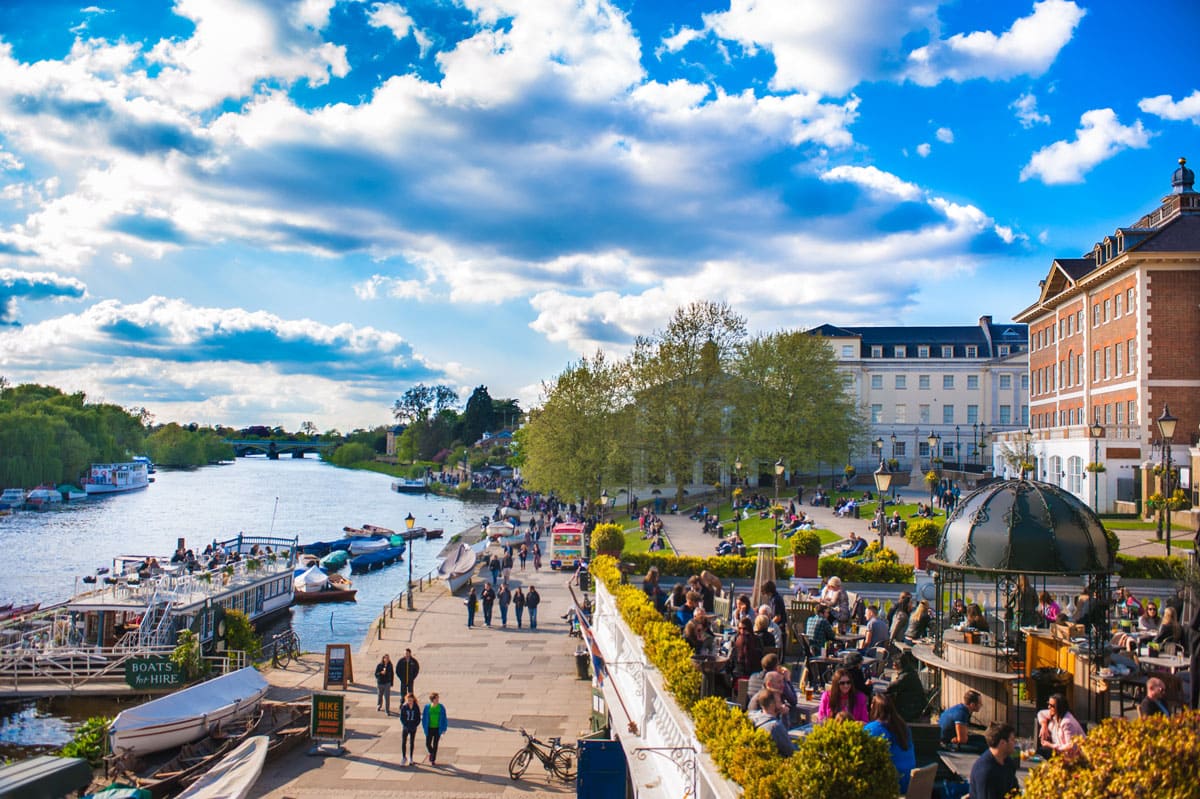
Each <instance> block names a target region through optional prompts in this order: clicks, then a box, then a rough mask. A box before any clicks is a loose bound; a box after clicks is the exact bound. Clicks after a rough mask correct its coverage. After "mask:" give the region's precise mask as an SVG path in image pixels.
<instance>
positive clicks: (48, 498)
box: [25, 485, 63, 510]
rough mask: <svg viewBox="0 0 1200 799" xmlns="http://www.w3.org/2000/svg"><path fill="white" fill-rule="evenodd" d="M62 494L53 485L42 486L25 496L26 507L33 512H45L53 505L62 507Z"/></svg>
mask: <svg viewBox="0 0 1200 799" xmlns="http://www.w3.org/2000/svg"><path fill="white" fill-rule="evenodd" d="M62 501H63V497H62V494H60V493H58V489H57V488H55V487H54V486H52V485H40V486H38V487H37V488H35V489H33V490H32V491H30V492H29V493H28V494H27V495H26V496H25V507H27V508H31V509H33V510H45V509H46V508H48V507H50V506H51V505H61V504H62Z"/></svg>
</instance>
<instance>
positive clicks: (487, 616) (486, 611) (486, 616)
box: [479, 583, 496, 627]
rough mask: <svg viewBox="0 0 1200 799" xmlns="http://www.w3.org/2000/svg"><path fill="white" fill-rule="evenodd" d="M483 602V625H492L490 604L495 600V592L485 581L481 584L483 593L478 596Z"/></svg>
mask: <svg viewBox="0 0 1200 799" xmlns="http://www.w3.org/2000/svg"><path fill="white" fill-rule="evenodd" d="M479 599H480V601H482V602H483V626H484V627H491V626H492V605H493V604H494V603H495V602H496V592H495V591H493V590H492V587H491V586H490V585H488V584H487V583H484V584H483V594H482V595H481V596H480V597H479Z"/></svg>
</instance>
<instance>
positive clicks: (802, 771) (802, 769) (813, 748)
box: [780, 721, 900, 799]
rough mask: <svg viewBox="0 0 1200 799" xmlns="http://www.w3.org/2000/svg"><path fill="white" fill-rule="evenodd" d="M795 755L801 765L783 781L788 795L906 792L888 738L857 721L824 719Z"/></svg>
mask: <svg viewBox="0 0 1200 799" xmlns="http://www.w3.org/2000/svg"><path fill="white" fill-rule="evenodd" d="M792 760H794V761H796V764H797V768H796V769H794V770H793V773H792V774H790V775H787V777H789V778H790V779H787V780H786V781H785V782H784V784H783V785H781V786H780V787H782V788H783V795H784V796H803V797H805V799H845V798H846V797H854V799H895V797H897V796H899V795H900V778H899V776H898V775H897V774H896V767H895V766H893V765H892V759H891V756H890V755H889V754H888V744H887V741H886V740H884V739H883V738H876V737H874V736H871V735H868V734H867V733H866V731H864V730H863V725H862V724H860V723H858V722H856V721H827V722H825V723H823V724H818V725H817V726H816V727H814V728H813V731H812V732H811V733H809V735H808V736H806V737H805V738H804V740H803V741H802V742H801V743H800V748H799V749H798V750H797V751H796V754H795V755H794V756H793V757H792ZM793 780H794V782H793Z"/></svg>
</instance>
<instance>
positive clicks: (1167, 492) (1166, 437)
mask: <svg viewBox="0 0 1200 799" xmlns="http://www.w3.org/2000/svg"><path fill="white" fill-rule="evenodd" d="M1178 421H1179V419H1177V418H1176V417H1174V416H1172V415H1171V409H1170V408H1169V407H1167V404H1166V403H1165V402H1164V403H1163V412H1162V416H1160V417H1158V422H1157V423H1158V432H1159V435H1161V436H1162V474H1163V504H1164V505H1166V508H1165V509H1164V510H1165V512H1164V513H1162V514H1160V515H1159V517H1158V523H1159V524H1160V525H1161V524H1162V523H1163V516H1166V517H1167V518H1166V526H1167V557H1168V558H1169V557H1171V439H1173V438H1174V437H1175V424H1176V423H1177V422H1178Z"/></svg>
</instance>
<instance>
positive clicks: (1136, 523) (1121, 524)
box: [1100, 518, 1158, 530]
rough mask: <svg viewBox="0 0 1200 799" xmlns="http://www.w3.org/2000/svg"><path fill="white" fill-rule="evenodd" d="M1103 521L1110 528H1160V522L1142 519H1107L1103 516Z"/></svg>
mask: <svg viewBox="0 0 1200 799" xmlns="http://www.w3.org/2000/svg"><path fill="white" fill-rule="evenodd" d="M1100 521H1101V522H1103V523H1104V526H1105V527H1107V528H1108V529H1109V530H1155V529H1158V522H1144V521H1142V520H1140V519H1105V518H1101V519H1100Z"/></svg>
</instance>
